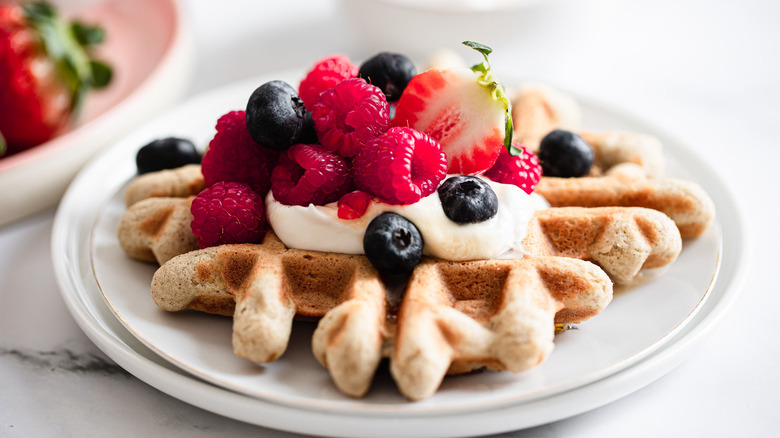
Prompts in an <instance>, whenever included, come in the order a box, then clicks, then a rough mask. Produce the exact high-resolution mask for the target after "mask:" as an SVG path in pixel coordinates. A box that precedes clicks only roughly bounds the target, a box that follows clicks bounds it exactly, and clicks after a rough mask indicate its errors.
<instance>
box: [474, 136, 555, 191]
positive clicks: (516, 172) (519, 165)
mask: <svg viewBox="0 0 780 438" xmlns="http://www.w3.org/2000/svg"><path fill="white" fill-rule="evenodd" d="M512 147H513V148H516V149H519V150H520V151H521V152H522V153H521V154H520V155H518V156H515V157H513V156H511V155H509V152H507V150H506V149H501V153H500V154H499V155H498V159H497V160H496V164H494V165H493V167H491V168H490V169H488V170H487V171H486V172H485V176H486V177H488V178H490V179H492V180H493V181H495V182H499V183H504V184H514V185H516V186H518V187H520V188H521V189H523V191H525V192H526V193H528V194H529V195H530V194H531V192H533V191H534V188H535V187H536V184H537V183H539V179H541V178H542V166H541V165H539V158H537V157H536V155H534V153H533V152H531V151H529V150H528V149H526V148H525V146H522V145H520V144H518V143H514V144H512Z"/></svg>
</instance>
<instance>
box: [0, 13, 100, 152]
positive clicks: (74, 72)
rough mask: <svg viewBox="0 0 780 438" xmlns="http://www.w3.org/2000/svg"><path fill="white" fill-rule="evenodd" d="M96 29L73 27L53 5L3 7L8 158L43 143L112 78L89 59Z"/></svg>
mask: <svg viewBox="0 0 780 438" xmlns="http://www.w3.org/2000/svg"><path fill="white" fill-rule="evenodd" d="M102 40H103V32H102V30H100V29H99V28H97V27H90V26H85V25H84V24H82V23H79V22H73V23H68V22H66V21H64V20H63V19H61V18H60V17H59V16H58V15H57V11H56V10H55V9H54V7H53V6H51V5H50V4H48V3H45V2H41V3H26V4H21V5H20V4H13V3H2V4H0V133H1V134H0V135H2V137H5V143H6V146H7V147H6V149H7V151H8V152H9V153H13V152H18V151H21V150H24V149H27V148H29V147H31V146H35V145H37V144H40V143H43V142H44V141H47V140H49V139H51V138H52V137H53V136H55V135H56V134H57V133H58V132H59V131H60V130H61V129H63V128H64V127H66V126H67V125H68V123H69V122H70V120H71V119H72V117H73V115H74V114H75V113H76V112H77V111H78V108H79V107H80V105H81V103H82V101H83V99H84V96H85V94H86V92H87V90H89V89H91V88H100V87H103V86H105V85H107V84H108V82H109V81H110V79H111V69H110V68H109V67H108V66H107V65H106V64H104V63H101V62H99V61H95V60H93V59H91V58H90V57H89V49H90V48H91V47H92V46H94V45H96V44H99V43H100V42H101V41H102Z"/></svg>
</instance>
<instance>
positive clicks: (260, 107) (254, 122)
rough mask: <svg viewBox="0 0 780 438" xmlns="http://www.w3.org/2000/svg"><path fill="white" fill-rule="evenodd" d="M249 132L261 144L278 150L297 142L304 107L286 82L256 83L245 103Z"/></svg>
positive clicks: (300, 135)
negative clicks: (259, 84) (258, 84)
mask: <svg viewBox="0 0 780 438" xmlns="http://www.w3.org/2000/svg"><path fill="white" fill-rule="evenodd" d="M246 126H247V129H248V130H249V135H251V136H252V138H253V139H254V140H255V141H256V142H257V143H258V144H259V145H261V146H263V147H266V148H269V149H275V150H278V151H283V150H287V149H289V148H290V146H292V145H294V144H296V143H300V139H301V137H302V136H303V135H304V131H305V128H306V108H305V107H304V105H303V101H302V100H301V99H300V98H299V97H298V94H297V93H296V92H295V89H293V87H291V86H290V84H288V83H286V82H282V81H270V82H266V83H265V84H263V85H261V86H259V87H257V89H256V90H255V91H254V92H253V93H252V95H251V96H250V97H249V102H247V105H246Z"/></svg>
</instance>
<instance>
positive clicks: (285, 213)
mask: <svg viewBox="0 0 780 438" xmlns="http://www.w3.org/2000/svg"><path fill="white" fill-rule="evenodd" d="M485 181H486V182H487V183H488V184H489V185H490V187H491V188H492V189H493V191H494V192H495V193H496V196H497V197H498V212H497V213H496V215H495V216H493V217H492V218H490V219H488V220H486V221H484V222H479V223H474V224H458V223H456V222H453V221H452V220H450V219H449V218H448V217H447V216H446V215H445V214H444V210H443V209H442V205H441V201H440V200H439V195H438V193H436V192H434V193H432V194H431V195H429V196H427V197H425V198H423V199H421V200H420V201H419V202H416V203H414V204H410V205H390V204H386V203H384V202H380V201H376V200H375V201H372V202H371V203H370V204H369V206H368V209H367V210H366V213H365V214H364V215H363V216H362V217H361V218H359V219H349V220H347V219H341V218H339V217H338V206H337V204H336V203H335V202H332V203H330V204H326V205H308V206H305V207H304V206H298V205H284V204H282V203H280V202H278V201H276V199H274V197H273V193H270V192H269V193H268V196H267V197H266V201H265V205H266V214H267V216H268V222H269V223H270V224H271V227H272V228H273V230H274V232H275V233H276V235H277V236H278V237H279V239H280V240H281V241H282V242H284V244H285V245H287V247H288V248H297V249H307V250H313V251H327V252H339V253H345V254H363V235H364V234H365V231H366V227H367V226H368V224H369V223H370V222H371V220H373V219H374V218H375V217H377V216H379V215H380V214H382V213H385V212H394V213H398V214H400V215H401V216H403V217H405V218H406V219H408V220H409V221H411V222H412V223H413V224H414V225H415V226H416V227H417V229H418V230H420V234H422V237H423V254H425V255H428V256H433V257H438V258H441V259H445V260H453V261H461V260H478V259H492V258H499V257H501V256H503V255H505V254H507V253H508V252H510V251H513V250H514V251H518V250H519V248H518V245H519V243H520V242H521V241H522V240H523V238H525V236H526V233H527V231H528V222H529V220H530V219H531V217H532V216H533V213H534V211H536V210H539V209H543V208H547V207H548V206H549V204H547V201H545V200H544V198H543V197H541V196H540V195H536V194H533V195H528V194H527V193H525V192H524V191H523V190H522V189H520V188H519V187H517V186H514V185H511V184H499V183H496V182H493V181H490V180H487V179H485ZM518 252H520V253H521V251H518Z"/></svg>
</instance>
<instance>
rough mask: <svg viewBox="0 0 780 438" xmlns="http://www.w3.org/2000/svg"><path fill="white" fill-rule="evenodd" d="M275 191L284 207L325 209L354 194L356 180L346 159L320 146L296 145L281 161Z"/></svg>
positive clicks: (273, 179)
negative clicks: (320, 206) (324, 207)
mask: <svg viewBox="0 0 780 438" xmlns="http://www.w3.org/2000/svg"><path fill="white" fill-rule="evenodd" d="M271 191H272V192H273V194H274V198H275V199H276V200H277V201H279V202H281V203H282V204H286V205H309V204H314V205H324V204H327V203H329V202H333V201H336V200H338V199H339V198H341V196H342V195H344V194H345V193H349V192H350V191H352V178H351V177H350V175H349V166H348V165H347V162H346V160H345V159H344V158H342V157H339V156H338V155H336V154H334V153H332V152H328V151H326V150H324V149H322V148H320V147H319V145H307V144H296V145H293V146H292V147H291V148H290V149H288V150H287V151H286V152H284V153H283V154H282V155H281V156H280V157H279V162H278V163H277V164H276V167H274V170H273V173H272V174H271Z"/></svg>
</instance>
